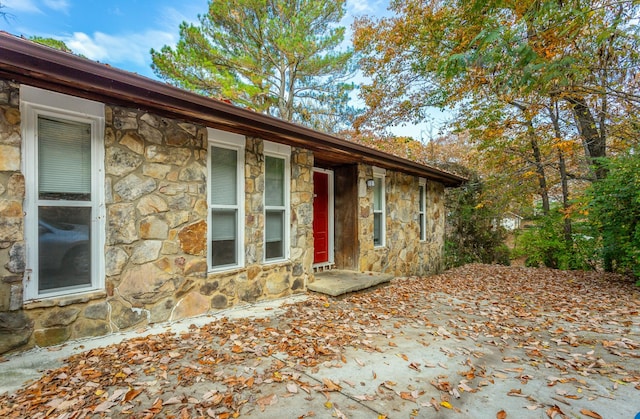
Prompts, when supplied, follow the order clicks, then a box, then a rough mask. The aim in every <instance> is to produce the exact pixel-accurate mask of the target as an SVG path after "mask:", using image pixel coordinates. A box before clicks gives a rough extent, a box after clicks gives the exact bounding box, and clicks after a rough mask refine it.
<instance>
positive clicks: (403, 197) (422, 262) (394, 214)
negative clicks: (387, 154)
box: [358, 165, 445, 276]
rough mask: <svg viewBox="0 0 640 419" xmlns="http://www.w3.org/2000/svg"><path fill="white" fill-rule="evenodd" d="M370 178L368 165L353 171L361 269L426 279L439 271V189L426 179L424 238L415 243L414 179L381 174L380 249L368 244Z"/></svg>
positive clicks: (417, 234)
mask: <svg viewBox="0 0 640 419" xmlns="http://www.w3.org/2000/svg"><path fill="white" fill-rule="evenodd" d="M372 177H373V169H372V167H371V166H365V165H360V166H359V167H358V200H359V223H360V228H359V230H358V235H359V240H360V258H359V267H360V270H361V271H374V272H385V273H392V274H394V275H397V276H409V275H426V274H431V273H436V272H439V271H440V270H442V263H443V252H444V236H443V235H444V225H445V219H444V202H443V200H442V197H443V193H444V187H443V185H442V184H440V183H435V182H430V181H427V184H426V185H427V187H426V191H427V197H426V214H425V216H426V219H427V226H426V227H427V229H426V232H427V235H426V236H427V237H426V240H425V241H420V225H419V212H418V209H419V203H418V201H419V199H420V190H419V187H420V181H419V179H418V178H417V177H415V176H410V175H407V174H403V173H400V172H394V171H390V170H387V171H386V175H385V178H384V179H385V210H386V213H385V215H386V221H385V222H386V237H385V245H384V246H380V247H374V245H373V189H372V188H367V186H366V181H367V179H371V178H372Z"/></svg>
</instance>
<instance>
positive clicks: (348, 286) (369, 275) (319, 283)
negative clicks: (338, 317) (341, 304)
mask: <svg viewBox="0 0 640 419" xmlns="http://www.w3.org/2000/svg"><path fill="white" fill-rule="evenodd" d="M393 277H394V276H393V275H391V274H381V273H377V272H356V271H347V270H342V269H333V270H329V271H324V272H318V273H316V274H315V281H314V282H312V283H310V284H307V289H308V290H309V291H314V292H319V293H321V294H327V295H331V296H332V297H336V296H338V295H342V294H346V293H348V292H354V291H360V290H363V289H367V288H371V287H375V286H376V285H380V284H384V283H387V282H390V281H391V280H392V279H393Z"/></svg>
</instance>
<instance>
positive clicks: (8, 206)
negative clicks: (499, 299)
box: [0, 80, 33, 353]
mask: <svg viewBox="0 0 640 419" xmlns="http://www.w3.org/2000/svg"><path fill="white" fill-rule="evenodd" d="M20 121H21V118H20V86H19V85H18V84H16V83H11V82H6V81H3V80H0V353H3V352H6V351H8V350H10V349H12V348H15V347H19V346H22V345H24V344H26V343H27V342H28V341H29V339H30V337H31V335H32V333H33V322H32V320H31V319H29V317H27V316H26V315H25V313H24V311H23V310H22V290H23V286H22V278H23V276H24V270H25V244H24V217H23V214H24V210H23V201H24V196H25V189H24V187H25V185H24V176H23V175H22V173H21V172H20V166H21V159H20V156H21V145H22V131H21V125H20Z"/></svg>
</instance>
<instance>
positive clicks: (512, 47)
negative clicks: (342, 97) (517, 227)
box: [355, 0, 640, 249]
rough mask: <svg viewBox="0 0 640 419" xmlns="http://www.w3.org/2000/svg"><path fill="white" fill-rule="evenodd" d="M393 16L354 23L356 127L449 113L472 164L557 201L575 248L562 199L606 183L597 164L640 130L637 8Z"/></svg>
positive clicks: (418, 4) (444, 5)
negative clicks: (359, 104)
mask: <svg viewBox="0 0 640 419" xmlns="http://www.w3.org/2000/svg"><path fill="white" fill-rule="evenodd" d="M390 8H391V11H392V12H394V15H392V16H391V17H386V18H382V19H377V20H375V19H371V18H367V17H365V18H361V19H359V20H358V21H357V22H356V24H355V46H356V50H357V51H359V52H361V53H362V56H363V58H362V59H361V61H360V63H361V68H362V69H363V71H364V72H365V74H366V75H367V76H369V77H370V79H371V82H370V83H369V84H368V85H365V86H363V87H362V89H361V90H362V93H363V98H364V99H365V101H366V103H367V105H368V111H367V113H366V114H365V115H364V116H363V117H362V118H361V119H360V120H359V121H358V122H359V123H360V124H361V125H371V126H385V124H396V123H401V122H406V121H412V122H415V121H419V120H421V119H423V118H424V117H425V115H426V113H427V111H428V110H429V108H430V107H432V106H437V107H449V108H451V109H452V110H453V111H454V112H455V113H456V116H457V118H456V121H455V124H454V125H455V128H456V129H457V130H458V131H459V132H461V133H465V135H469V136H470V137H471V138H472V140H471V141H472V142H473V143H474V145H475V147H476V148H477V150H478V151H479V152H480V155H481V160H482V162H483V163H482V164H483V165H485V167H489V168H491V167H492V168H493V169H494V173H495V174H496V175H497V176H492V177H493V178H494V179H495V178H496V177H498V178H499V177H503V178H504V180H505V182H504V183H503V187H505V188H508V187H510V188H513V185H519V186H520V193H521V194H522V195H528V196H532V197H533V196H537V197H538V198H539V199H540V201H541V203H542V205H541V209H542V211H543V213H544V214H550V213H551V209H552V203H553V202H558V203H559V204H560V205H561V209H560V210H561V212H562V214H563V216H562V217H561V218H560V219H561V220H562V221H561V222H562V224H563V225H562V226H561V228H562V230H563V237H564V241H565V247H566V248H567V249H569V248H572V247H573V246H574V243H573V240H572V236H573V233H572V226H571V219H572V216H573V215H574V208H575V206H574V205H573V202H572V198H573V196H572V194H573V195H575V194H576V193H580V190H581V188H583V182H584V181H586V182H591V181H593V180H596V179H603V178H605V177H606V173H607V170H606V167H605V166H603V165H601V164H600V161H601V160H600V159H601V158H602V157H604V156H606V155H607V154H608V153H612V154H615V153H617V152H619V151H621V150H624V149H626V148H628V147H630V146H633V145H634V144H637V141H638V138H640V135H639V131H640V129H639V127H640V123H639V119H638V114H639V113H638V110H639V104H640V96H639V95H638V90H639V86H640V78H639V77H638V68H640V56H639V55H638V51H639V49H638V44H639V43H640V42H639V41H640V37H639V34H638V31H637V29H636V28H637V25H636V22H637V20H638V14H639V10H640V5H639V4H638V3H637V2H635V1H621V2H606V1H598V0H588V1H584V0H572V1H563V2H560V1H557V0H550V1H537V0H524V1H518V2H503V1H494V0H489V1H474V0H444V1H437V0H427V1H423V0H408V1H402V2H401V1H392V3H391V6H390Z"/></svg>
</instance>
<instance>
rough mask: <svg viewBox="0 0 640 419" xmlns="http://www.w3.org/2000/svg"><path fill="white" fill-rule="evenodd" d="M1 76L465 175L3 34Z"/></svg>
mask: <svg viewBox="0 0 640 419" xmlns="http://www.w3.org/2000/svg"><path fill="white" fill-rule="evenodd" d="M0 77H3V78H7V79H10V80H15V81H17V82H20V83H24V84H28V85H32V86H35V87H40V88H44V89H49V90H53V91H57V92H60V93H66V94H69V95H73V96H78V97H82V98H86V99H92V100H96V101H100V102H104V103H110V104H114V105H120V106H126V107H132V108H141V109H146V110H149V111H152V112H156V113H158V114H160V115H164V116H167V117H173V118H178V119H185V120H188V121H193V122H197V123H201V124H203V125H206V126H210V127H212V128H218V129H223V130H227V131H231V132H235V133H238V134H243V135H247V136H254V137H259V138H263V139H265V140H269V141H274V142H279V143H283V144H289V145H292V146H297V147H303V148H307V149H310V150H313V151H314V152H315V154H316V155H317V156H318V158H319V160H321V161H324V162H327V163H331V162H335V163H338V164H345V163H358V162H361V163H367V164H371V165H376V166H380V167H383V168H387V169H392V170H398V171H401V172H405V173H409V174H412V175H416V176H420V177H424V178H427V179H431V180H435V181H438V182H442V183H443V184H444V185H445V186H459V185H461V184H462V183H463V182H465V181H466V179H465V178H464V177H461V176H458V175H455V174H452V173H448V172H445V171H442V170H440V169H437V168H434V167H430V166H427V165H423V164H420V163H416V162H413V161H411V160H407V159H403V158H400V157H397V156H393V155H391V154H387V153H384V152H382V151H378V150H375V149H373V148H370V147H366V146H363V145H360V144H357V143H353V142H350V141H346V140H343V139H341V138H338V137H334V136H332V135H329V134H325V133H321V132H318V131H314V130H312V129H309V128H306V127H303V126H301V125H297V124H293V123H290V122H286V121H283V120H280V119H278V118H274V117H271V116H269V115H265V114H261V113H257V112H254V111H251V110H249V109H244V108H239V107H237V106H234V105H231V104H228V103H226V102H223V101H220V100H216V99H211V98H207V97H204V96H201V95H197V94H195V93H192V92H189V91H186V90H182V89H179V88H176V87H174V86H170V85H168V84H165V83H161V82H158V81H155V80H152V79H149V78H147V77H143V76H140V75H137V74H134V73H130V72H127V71H123V70H119V69H116V68H113V67H111V66H109V65H105V64H100V63H97V62H95V61H91V60H87V59H85V58H82V57H78V56H76V55H73V54H69V53H65V52H62V51H58V50H55V49H53V48H49V47H46V46H43V45H40V44H36V43H34V42H31V41H28V40H26V39H22V38H19V37H16V36H14V35H11V34H8V33H6V32H0Z"/></svg>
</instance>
